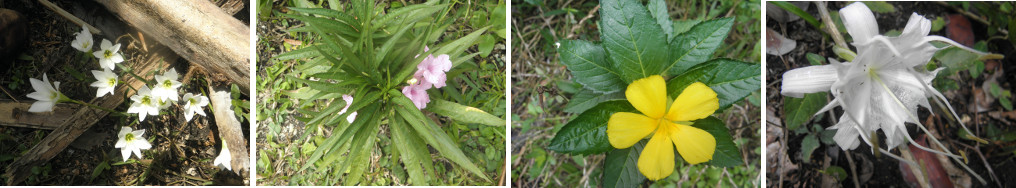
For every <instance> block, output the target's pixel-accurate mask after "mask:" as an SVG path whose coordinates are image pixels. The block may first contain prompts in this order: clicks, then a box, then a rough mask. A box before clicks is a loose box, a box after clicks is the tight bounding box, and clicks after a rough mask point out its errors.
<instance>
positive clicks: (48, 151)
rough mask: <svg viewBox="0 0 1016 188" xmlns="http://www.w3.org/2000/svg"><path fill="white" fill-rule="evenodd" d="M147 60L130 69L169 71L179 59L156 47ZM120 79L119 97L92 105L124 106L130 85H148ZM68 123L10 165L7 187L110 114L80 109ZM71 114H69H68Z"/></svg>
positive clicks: (131, 91)
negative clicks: (122, 104)
mask: <svg viewBox="0 0 1016 188" xmlns="http://www.w3.org/2000/svg"><path fill="white" fill-rule="evenodd" d="M154 49H155V50H153V51H152V53H150V54H154V55H150V56H148V58H147V59H144V60H140V61H131V63H128V64H127V66H129V67H131V68H132V69H134V71H136V72H151V71H155V70H166V69H167V68H169V67H171V66H174V65H175V64H176V63H175V62H176V60H175V59H176V56H175V54H173V53H172V51H170V50H169V48H166V47H165V46H158V47H156V48H154ZM120 80H121V81H122V83H123V84H121V85H118V86H117V87H116V91H115V92H114V93H115V95H113V96H105V97H102V98H96V99H93V100H92V101H89V103H91V104H94V105H98V106H102V107H105V108H110V109H112V108H115V107H117V106H120V104H121V103H123V102H124V100H123V99H124V98H123V97H119V96H130V95H134V91H133V90H131V89H128V87H127V86H128V85H130V87H133V88H141V86H142V85H144V84H145V82H144V81H142V80H138V79H136V78H134V77H131V76H121V77H120ZM68 114H70V116H69V117H67V119H68V120H67V121H66V122H64V123H63V124H62V125H60V126H59V128H57V129H55V130H53V132H50V133H49V135H47V136H46V138H44V139H42V141H41V142H39V144H37V145H35V146H33V147H32V149H29V150H28V152H26V153H25V154H24V155H22V156H21V157H18V159H17V160H15V161H14V162H12V163H11V164H10V165H8V166H7V169H6V172H5V173H4V175H5V176H7V178H8V179H7V185H15V184H18V183H21V182H22V181H24V180H25V178H28V176H29V175H32V171H31V169H32V167H33V166H38V165H41V164H44V163H46V162H48V161H49V160H50V159H53V157H56V155H57V154H60V153H61V152H63V150H64V149H65V148H67V146H68V145H70V144H71V142H74V140H75V139H77V138H78V136H81V134H82V133H84V132H85V131H86V130H88V129H89V128H91V127H92V125H94V124H95V123H97V122H99V120H100V119H102V118H103V117H106V115H108V114H109V112H106V111H103V110H97V109H93V108H87V107H86V108H80V109H79V110H77V111H75V112H73V113H68ZM64 115H67V114H64Z"/></svg>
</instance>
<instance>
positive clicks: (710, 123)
mask: <svg viewBox="0 0 1016 188" xmlns="http://www.w3.org/2000/svg"><path fill="white" fill-rule="evenodd" d="M692 126H694V127H697V128H699V129H702V130H705V131H706V132H709V134H711V135H713V138H715V139H716V151H714V152H713V159H712V160H709V165H712V166H717V167H734V166H738V165H741V164H744V161H743V160H742V159H741V150H740V149H738V148H737V144H734V137H732V136H730V129H727V124H726V123H724V122H723V120H720V119H718V118H716V117H713V116H709V117H706V118H705V119H700V120H696V121H695V123H693V124H692ZM688 144H694V143H688Z"/></svg>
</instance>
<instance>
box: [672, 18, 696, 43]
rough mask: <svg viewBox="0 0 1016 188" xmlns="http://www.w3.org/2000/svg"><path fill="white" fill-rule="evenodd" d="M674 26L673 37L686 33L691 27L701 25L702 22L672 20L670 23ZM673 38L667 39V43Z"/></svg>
mask: <svg viewBox="0 0 1016 188" xmlns="http://www.w3.org/2000/svg"><path fill="white" fill-rule="evenodd" d="M671 23H672V24H673V25H674V36H675V37H676V36H677V35H681V34H683V33H684V32H688V30H691V28H692V27H695V25H698V24H699V23H702V20H674V21H672V22H671ZM673 40H674V38H673V37H671V38H668V39H667V41H673Z"/></svg>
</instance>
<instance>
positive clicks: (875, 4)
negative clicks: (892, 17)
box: [863, 1, 896, 13]
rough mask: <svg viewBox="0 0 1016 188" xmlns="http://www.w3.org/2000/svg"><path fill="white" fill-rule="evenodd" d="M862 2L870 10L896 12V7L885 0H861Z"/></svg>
mask: <svg viewBox="0 0 1016 188" xmlns="http://www.w3.org/2000/svg"><path fill="white" fill-rule="evenodd" d="M863 2H864V5H868V8H870V9H871V11H872V12H876V13H891V12H896V7H893V5H891V4H889V3H887V2H885V1H863Z"/></svg>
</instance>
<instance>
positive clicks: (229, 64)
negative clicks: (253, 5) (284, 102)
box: [96, 0, 250, 94]
mask: <svg viewBox="0 0 1016 188" xmlns="http://www.w3.org/2000/svg"><path fill="white" fill-rule="evenodd" d="M96 1H98V2H99V3H100V4H103V5H104V6H106V8H107V9H109V11H110V12H113V13H115V14H117V15H119V16H120V18H121V19H123V20H124V21H126V22H127V23H129V24H130V25H131V26H134V27H135V28H137V29H138V30H140V31H141V32H144V33H145V35H147V36H150V37H152V38H155V40H157V41H159V42H160V43H162V44H165V45H166V46H169V48H171V49H173V51H174V52H176V53H177V54H178V55H180V56H181V57H183V58H185V59H187V60H188V61H190V62H191V63H192V64H193V65H196V66H197V67H200V68H202V69H204V70H206V72H207V73H208V74H209V79H210V81H212V82H225V81H228V82H231V83H235V84H237V86H239V87H240V90H241V91H242V92H244V94H247V92H248V90H249V88H250V62H249V59H250V29H249V28H248V26H247V25H245V24H244V23H242V22H240V21H239V20H237V19H235V18H233V17H232V16H231V15H229V14H227V13H226V12H224V11H223V10H221V9H219V7H218V6H216V5H215V4H212V3H211V2H209V1H208V0H172V1H166V0H96Z"/></svg>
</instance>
